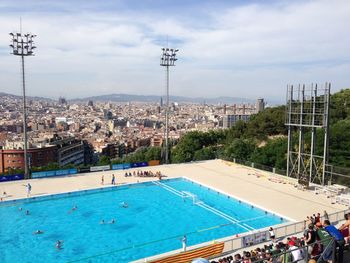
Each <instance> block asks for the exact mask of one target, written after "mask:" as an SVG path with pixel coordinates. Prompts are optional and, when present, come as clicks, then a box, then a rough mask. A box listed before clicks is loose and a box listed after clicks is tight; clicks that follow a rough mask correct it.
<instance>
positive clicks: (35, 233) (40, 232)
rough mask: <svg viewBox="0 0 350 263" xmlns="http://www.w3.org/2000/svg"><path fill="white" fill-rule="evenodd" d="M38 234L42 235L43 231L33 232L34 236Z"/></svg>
mask: <svg viewBox="0 0 350 263" xmlns="http://www.w3.org/2000/svg"><path fill="white" fill-rule="evenodd" d="M40 234H44V231H41V230H39V229H38V230H37V231H35V232H34V235H40Z"/></svg>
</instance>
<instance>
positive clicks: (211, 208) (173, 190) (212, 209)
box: [152, 181, 256, 231]
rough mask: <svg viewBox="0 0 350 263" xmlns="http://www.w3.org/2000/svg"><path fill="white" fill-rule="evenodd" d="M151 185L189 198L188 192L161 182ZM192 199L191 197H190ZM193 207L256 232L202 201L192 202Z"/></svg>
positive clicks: (154, 182)
mask: <svg viewBox="0 0 350 263" xmlns="http://www.w3.org/2000/svg"><path fill="white" fill-rule="evenodd" d="M152 183H153V184H155V185H157V186H160V187H162V188H164V189H165V190H168V191H169V192H171V193H173V194H176V195H177V196H180V197H182V198H184V197H186V196H190V197H191V195H189V193H188V192H180V191H179V190H177V189H174V188H173V187H171V186H169V185H166V184H163V183H161V182H158V181H152ZM192 197H193V196H192ZM194 204H195V205H197V206H200V207H202V208H204V209H206V210H208V211H210V212H212V213H214V214H216V215H218V216H220V217H221V218H224V219H226V220H228V221H230V222H231V223H235V224H237V225H239V226H240V227H242V228H244V229H245V230H247V231H252V230H256V229H255V228H254V227H251V226H249V225H248V224H243V225H242V224H240V223H239V221H238V220H237V219H235V218H233V217H231V216H229V215H227V214H225V213H224V212H222V211H220V210H217V209H215V208H214V207H211V206H209V205H207V204H205V203H204V202H203V201H200V202H194Z"/></svg>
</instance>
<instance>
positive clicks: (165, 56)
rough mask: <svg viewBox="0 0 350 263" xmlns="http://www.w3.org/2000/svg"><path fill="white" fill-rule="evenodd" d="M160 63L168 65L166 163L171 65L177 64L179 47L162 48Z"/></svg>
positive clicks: (164, 65)
mask: <svg viewBox="0 0 350 263" xmlns="http://www.w3.org/2000/svg"><path fill="white" fill-rule="evenodd" d="M162 51H163V53H162V56H161V58H160V65H161V66H162V67H166V109H165V133H166V135H165V163H166V164H167V163H169V67H172V66H175V61H176V60H177V58H176V53H177V52H178V51H179V50H178V49H173V48H162Z"/></svg>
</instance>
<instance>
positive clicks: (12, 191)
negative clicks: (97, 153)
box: [0, 160, 346, 221]
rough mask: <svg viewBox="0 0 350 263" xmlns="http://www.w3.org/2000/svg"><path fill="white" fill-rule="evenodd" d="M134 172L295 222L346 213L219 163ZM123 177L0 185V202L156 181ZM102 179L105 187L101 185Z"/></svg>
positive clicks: (273, 179)
mask: <svg viewBox="0 0 350 263" xmlns="http://www.w3.org/2000/svg"><path fill="white" fill-rule="evenodd" d="M134 170H140V171H141V170H143V171H145V170H151V171H153V172H155V171H161V172H162V174H163V175H165V176H166V178H175V177H181V176H183V177H187V178H189V179H191V180H194V181H196V182H199V183H201V184H203V185H207V186H209V187H211V188H214V189H216V190H218V191H221V192H225V193H227V194H230V195H232V196H235V197H237V198H239V199H241V200H242V201H247V202H250V203H252V204H255V205H256V206H259V207H261V208H264V209H266V210H268V211H272V212H275V213H276V214H279V215H282V216H285V217H288V218H290V219H292V220H296V221H299V220H303V219H305V218H306V216H307V215H311V214H313V213H317V212H321V213H322V212H323V211H324V210H327V212H328V213H332V212H335V211H340V210H344V209H346V207H344V206H340V205H333V204H331V200H330V199H328V198H326V196H324V195H315V194H314V193H313V192H311V191H302V190H298V189H297V188H296V187H294V184H295V181H293V180H287V178H284V177H278V176H276V175H273V174H270V173H267V172H264V171H259V170H254V169H252V168H249V167H244V166H240V165H237V164H233V163H230V162H226V161H222V160H210V161H203V162H195V163H186V164H171V165H161V166H153V167H145V168H140V169H130V171H131V172H133V171H134ZM124 173H125V171H105V172H95V173H87V174H78V175H74V176H67V177H54V178H42V179H32V180H24V181H14V182H5V183H0V197H2V198H3V200H11V199H17V198H25V197H26V188H25V184H26V183H27V182H28V181H30V183H31V185H32V195H31V196H41V195H47V194H54V193H62V192H71V191H76V190H83V189H93V188H98V187H103V186H110V185H111V177H112V174H114V175H115V176H116V183H117V184H126V183H135V182H144V181H150V180H157V178H156V177H152V178H145V177H124ZM102 175H104V182H105V184H104V185H101V177H102ZM4 191H5V192H6V193H7V196H5V197H4V196H3V195H2V193H3V192H4Z"/></svg>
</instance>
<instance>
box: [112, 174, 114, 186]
mask: <svg viewBox="0 0 350 263" xmlns="http://www.w3.org/2000/svg"><path fill="white" fill-rule="evenodd" d="M112 184H113V185H115V176H114V174H112Z"/></svg>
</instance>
